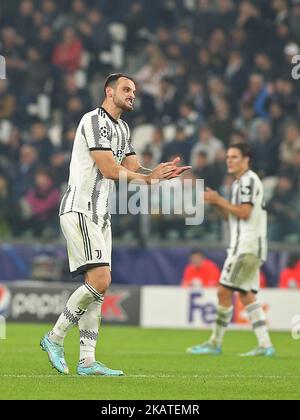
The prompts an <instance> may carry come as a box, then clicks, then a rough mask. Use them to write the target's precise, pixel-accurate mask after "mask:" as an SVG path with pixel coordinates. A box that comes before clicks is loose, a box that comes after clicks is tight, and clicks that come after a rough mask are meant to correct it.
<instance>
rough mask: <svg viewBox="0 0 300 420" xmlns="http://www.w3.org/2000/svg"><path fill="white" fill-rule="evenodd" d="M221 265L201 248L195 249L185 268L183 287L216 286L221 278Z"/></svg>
mask: <svg viewBox="0 0 300 420" xmlns="http://www.w3.org/2000/svg"><path fill="white" fill-rule="evenodd" d="M220 275H221V272H220V269H219V267H218V266H217V265H216V264H215V263H214V262H212V261H210V260H209V259H208V258H206V257H205V256H204V254H203V252H202V251H201V250H198V249H196V250H194V251H193V252H192V254H191V256H190V263H189V264H188V266H187V267H186V268H185V270H184V274H183V279H182V282H181V286H182V287H216V286H217V285H218V283H219V279H220Z"/></svg>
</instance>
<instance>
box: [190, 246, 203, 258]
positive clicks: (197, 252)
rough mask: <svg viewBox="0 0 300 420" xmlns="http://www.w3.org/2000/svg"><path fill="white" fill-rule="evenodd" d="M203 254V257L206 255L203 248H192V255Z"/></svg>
mask: <svg viewBox="0 0 300 420" xmlns="http://www.w3.org/2000/svg"><path fill="white" fill-rule="evenodd" d="M196 254H197V255H202V256H203V257H204V254H203V251H202V249H201V248H194V249H192V251H191V253H190V257H191V256H192V255H196Z"/></svg>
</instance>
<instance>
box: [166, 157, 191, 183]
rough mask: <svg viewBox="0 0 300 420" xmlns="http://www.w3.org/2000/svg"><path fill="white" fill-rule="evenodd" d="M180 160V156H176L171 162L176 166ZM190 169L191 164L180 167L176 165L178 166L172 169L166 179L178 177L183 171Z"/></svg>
mask: <svg viewBox="0 0 300 420" xmlns="http://www.w3.org/2000/svg"><path fill="white" fill-rule="evenodd" d="M180 161H181V159H180V157H178V158H176V159H174V160H173V162H172V164H173V165H174V166H177V165H178V164H179V162H180ZM190 169H192V166H181V167H178V168H176V169H175V170H174V171H173V173H172V175H171V176H170V177H169V178H168V179H169V180H170V179H174V178H178V177H180V176H181V175H182V174H183V173H184V172H186V171H189V170H190Z"/></svg>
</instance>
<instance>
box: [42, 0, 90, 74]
mask: <svg viewBox="0 0 300 420" xmlns="http://www.w3.org/2000/svg"><path fill="white" fill-rule="evenodd" d="M47 1H49V0H47ZM82 52H83V48H82V42H81V41H80V39H79V38H78V37H77V35H76V32H75V30H74V29H73V28H66V29H64V30H63V34H62V39H61V41H60V42H59V43H58V44H57V45H56V46H55V48H54V51H53V57H52V62H53V64H54V65H55V66H56V67H57V68H58V69H59V70H63V71H65V72H73V71H76V70H79V68H80V65H81V59H82Z"/></svg>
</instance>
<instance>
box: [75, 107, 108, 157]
mask: <svg viewBox="0 0 300 420" xmlns="http://www.w3.org/2000/svg"><path fill="white" fill-rule="evenodd" d="M81 133H82V135H83V136H84V137H85V139H86V141H87V144H88V147H89V149H90V151H91V152H92V151H97V150H103V151H111V150H112V149H111V129H110V125H109V123H108V121H106V119H105V117H103V116H101V115H89V116H86V117H85V118H84V119H83V121H82V129H81Z"/></svg>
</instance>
